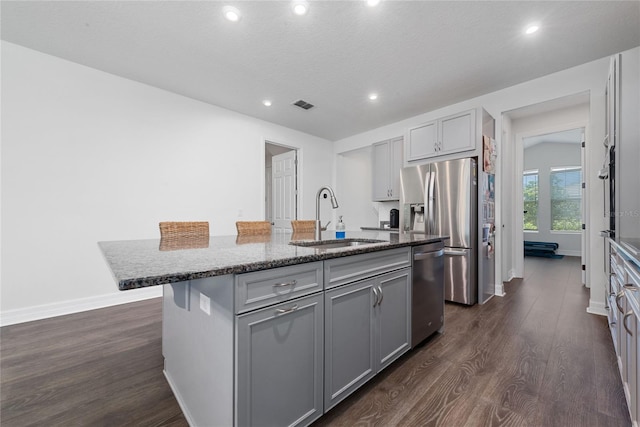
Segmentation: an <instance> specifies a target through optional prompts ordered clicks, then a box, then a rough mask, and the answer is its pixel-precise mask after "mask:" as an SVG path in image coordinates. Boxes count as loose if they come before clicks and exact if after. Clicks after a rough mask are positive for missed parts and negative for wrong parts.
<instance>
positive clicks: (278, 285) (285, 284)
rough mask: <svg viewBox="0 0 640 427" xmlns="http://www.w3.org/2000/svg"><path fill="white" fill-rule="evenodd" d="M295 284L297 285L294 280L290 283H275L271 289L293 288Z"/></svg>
mask: <svg viewBox="0 0 640 427" xmlns="http://www.w3.org/2000/svg"><path fill="white" fill-rule="evenodd" d="M296 283H298V282H296V281H295V280H292V281H290V282H284V283H275V284H274V285H273V287H274V288H282V287H285V286H295V285H296Z"/></svg>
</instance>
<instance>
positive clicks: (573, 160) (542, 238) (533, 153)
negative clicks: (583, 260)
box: [524, 142, 581, 256]
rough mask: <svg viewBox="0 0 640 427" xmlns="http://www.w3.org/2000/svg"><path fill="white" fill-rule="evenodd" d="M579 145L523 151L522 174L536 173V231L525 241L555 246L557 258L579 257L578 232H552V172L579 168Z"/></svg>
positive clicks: (528, 233) (551, 144) (527, 234)
mask: <svg viewBox="0 0 640 427" xmlns="http://www.w3.org/2000/svg"><path fill="white" fill-rule="evenodd" d="M580 164H581V159H580V145H579V144H578V143H576V144H563V143H554V142H543V143H540V144H536V145H534V146H532V147H529V148H525V150H524V170H534V169H535V170H538V230H537V231H526V230H525V231H524V240H533V241H536V242H554V243H558V245H559V247H558V250H557V251H556V253H557V254H560V255H571V256H580V240H581V235H580V232H557V231H553V232H552V231H551V181H550V179H551V178H550V177H551V168H554V167H567V166H578V167H579V166H580Z"/></svg>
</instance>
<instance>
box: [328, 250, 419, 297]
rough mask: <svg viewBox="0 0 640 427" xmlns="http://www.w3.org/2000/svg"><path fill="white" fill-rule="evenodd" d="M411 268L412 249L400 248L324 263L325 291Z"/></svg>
mask: <svg viewBox="0 0 640 427" xmlns="http://www.w3.org/2000/svg"><path fill="white" fill-rule="evenodd" d="M409 266H411V248H410V247H406V248H398V249H391V250H388V251H380V252H372V253H368V254H361V255H353V256H349V257H342V258H335V259H330V260H327V261H325V262H324V280H325V289H330V288H334V287H336V286H340V285H344V284H346V283H349V282H355V281H356V280H361V279H366V278H367V277H373V276H377V275H379V274H383V273H386V272H389V271H394V270H398V269H400V268H405V267H409Z"/></svg>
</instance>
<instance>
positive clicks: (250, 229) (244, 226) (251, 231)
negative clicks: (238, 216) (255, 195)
mask: <svg viewBox="0 0 640 427" xmlns="http://www.w3.org/2000/svg"><path fill="white" fill-rule="evenodd" d="M236 229H237V230H238V236H257V235H261V234H262V235H264V234H271V223H270V222H269V221H236Z"/></svg>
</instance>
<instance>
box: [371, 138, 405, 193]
mask: <svg viewBox="0 0 640 427" xmlns="http://www.w3.org/2000/svg"><path fill="white" fill-rule="evenodd" d="M403 144H404V142H403V138H395V139H389V140H386V141H382V142H377V143H375V144H373V145H372V150H373V151H372V153H373V161H372V164H373V170H372V173H373V200H376V201H384V200H399V199H400V169H401V168H402V161H403V159H402V146H403Z"/></svg>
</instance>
